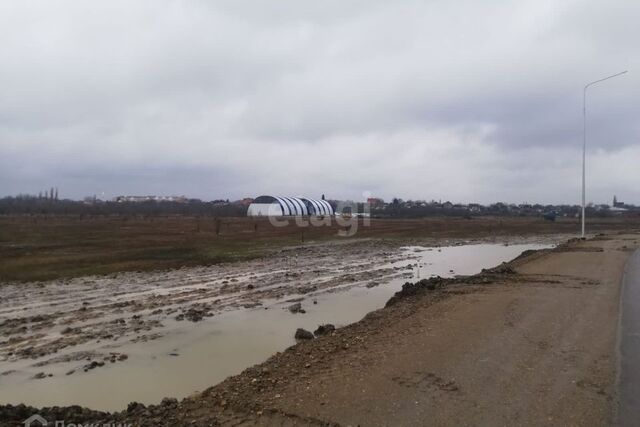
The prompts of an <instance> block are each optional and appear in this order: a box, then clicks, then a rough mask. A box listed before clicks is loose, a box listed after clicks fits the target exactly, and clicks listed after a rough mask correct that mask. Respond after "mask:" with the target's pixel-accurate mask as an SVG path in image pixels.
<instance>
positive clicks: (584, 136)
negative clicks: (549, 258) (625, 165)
mask: <svg viewBox="0 0 640 427" xmlns="http://www.w3.org/2000/svg"><path fill="white" fill-rule="evenodd" d="M625 73H627V70H625V71H622V72H620V73H617V74H613V75H611V76H608V77H605V78H603V79H599V80H594V81H592V82H590V83H587V84H586V85H585V86H584V90H583V92H582V234H581V237H582V238H583V239H584V236H585V234H584V232H585V230H584V223H585V221H584V220H585V211H586V205H585V203H586V158H587V89H589V87H590V86H593V85H594V84H596V83H600V82H603V81H605V80H609V79H612V78H614V77H618V76H621V75H623V74H625Z"/></svg>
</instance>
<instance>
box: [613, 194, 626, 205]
mask: <svg viewBox="0 0 640 427" xmlns="http://www.w3.org/2000/svg"><path fill="white" fill-rule="evenodd" d="M613 207H614V208H623V207H624V202H619V201H618V197H617V196H615V195H614V196H613Z"/></svg>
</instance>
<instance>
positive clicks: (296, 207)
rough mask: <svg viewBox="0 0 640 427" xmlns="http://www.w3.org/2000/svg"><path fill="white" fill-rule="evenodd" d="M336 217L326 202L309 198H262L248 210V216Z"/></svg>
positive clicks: (258, 198) (256, 199) (256, 200)
mask: <svg viewBox="0 0 640 427" xmlns="http://www.w3.org/2000/svg"><path fill="white" fill-rule="evenodd" d="M319 215H334V211H333V207H332V206H331V205H330V204H329V202H327V201H326V200H317V199H310V198H308V197H282V196H260V197H256V198H255V200H254V201H253V203H251V204H250V205H249V208H248V209H247V216H319Z"/></svg>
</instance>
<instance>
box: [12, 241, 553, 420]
mask: <svg viewBox="0 0 640 427" xmlns="http://www.w3.org/2000/svg"><path fill="white" fill-rule="evenodd" d="M558 238H560V237H559V236H549V237H546V238H537V239H535V240H531V239H530V242H529V243H527V244H525V245H522V243H523V241H522V238H517V239H501V242H500V243H499V244H498V243H491V244H487V243H486V239H485V240H437V241H434V240H423V241H421V243H422V245H424V246H406V245H405V246H403V245H402V242H400V241H396V240H394V241H382V240H375V239H369V240H355V241H352V242H341V243H339V242H326V243H319V244H313V245H307V246H304V247H300V246H298V247H291V248H284V249H281V250H280V251H279V252H278V253H276V254H273V255H271V256H270V257H267V258H261V259H256V260H251V261H244V262H236V263H231V264H219V265H214V266H209V267H184V268H181V269H175V270H163V271H157V272H122V273H117V274H111V275H108V276H86V277H80V278H74V279H58V280H52V281H46V282H30V283H16V282H14V283H3V284H1V286H0V333H1V334H2V340H1V341H0V375H1V376H2V379H3V381H2V383H3V384H2V387H0V399H4V400H6V401H8V402H11V403H19V402H21V401H27V402H29V403H32V404H42V405H47V404H73V403H82V404H83V405H86V406H90V407H93V408H97V409H108V410H116V409H121V408H122V407H124V406H125V405H126V404H127V403H129V401H130V400H138V401H143V402H146V403H153V402H156V401H159V400H160V399H161V398H162V397H165V396H167V395H172V396H178V397H184V396H186V395H188V394H190V393H192V392H195V391H198V390H202V389H204V388H206V387H208V386H210V385H211V384H214V383H215V382H217V381H221V380H223V379H224V378H225V377H226V376H227V375H229V374H233V373H237V372H240V371H241V370H242V369H244V368H246V367H247V366H250V365H252V364H254V363H258V362H260V361H262V360H264V359H265V358H266V357H268V356H270V355H271V354H273V353H275V352H277V351H280V350H283V349H284V348H286V347H287V346H289V345H291V344H293V343H294V342H295V341H294V340H293V338H294V336H293V335H294V334H293V332H294V331H295V329H296V328H298V327H306V328H308V329H311V330H314V329H315V328H316V327H317V326H318V325H320V324H324V323H331V324H335V325H336V326H338V327H339V326H344V325H346V324H348V323H351V322H354V321H357V320H359V319H360V318H361V317H362V316H364V315H365V314H366V313H367V312H368V311H371V310H373V309H377V308H380V307H382V306H383V305H384V303H385V302H386V300H387V299H388V298H389V297H390V296H391V295H392V294H393V292H395V291H396V290H398V289H399V288H400V286H401V284H402V283H404V282H405V281H406V280H413V279H417V278H420V276H421V275H422V276H423V277H429V276H435V275H438V276H448V277H450V276H454V275H456V274H458V273H461V274H470V273H476V272H478V271H480V270H481V269H482V268H483V267H489V266H492V265H494V264H496V263H499V262H501V261H506V260H509V259H511V258H513V257H515V256H517V255H519V254H520V253H521V252H522V251H523V250H524V249H529V248H532V247H538V246H539V244H540V243H546V244H549V243H551V242H553V241H557V239H558ZM407 242H409V241H405V242H404V243H407ZM411 242H413V243H415V242H416V240H415V239H411ZM514 243H519V244H515V245H514ZM454 268H455V270H454ZM212 363H213V367H209V368H207V370H206V371H207V372H206V373H204V372H201V371H200V369H204V368H205V367H207V366H209V365H210V364H212ZM167 370H170V371H171V372H172V374H166V373H163V375H162V380H160V379H159V378H158V375H159V373H160V372H165V371H167ZM133 380H135V382H136V384H135V385H131V386H129V387H127V388H126V389H123V390H120V392H117V393H116V392H114V390H118V388H119V387H120V388H121V387H122V385H123V384H125V383H127V381H133Z"/></svg>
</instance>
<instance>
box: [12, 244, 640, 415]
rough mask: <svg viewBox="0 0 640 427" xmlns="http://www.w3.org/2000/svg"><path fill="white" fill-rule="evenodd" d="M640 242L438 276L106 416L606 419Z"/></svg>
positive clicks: (565, 249) (573, 247) (577, 247)
mask: <svg viewBox="0 0 640 427" xmlns="http://www.w3.org/2000/svg"><path fill="white" fill-rule="evenodd" d="M639 242H640V237H639V236H638V235H612V236H601V237H598V238H596V239H594V240H591V241H586V242H572V243H569V244H567V245H564V246H562V247H561V248H558V249H555V250H551V251H548V252H546V253H543V254H534V255H533V256H530V257H528V258H525V259H523V260H520V261H516V262H515V263H514V264H513V267H514V268H515V271H516V272H515V273H514V272H512V271H511V269H508V268H506V269H502V270H499V271H496V272H488V273H486V274H482V275H478V276H474V277H473V278H470V279H457V280H456V279H453V280H448V281H438V280H431V281H428V282H425V283H423V285H422V286H416V287H410V288H407V290H406V292H404V294H415V295H407V296H404V297H399V298H397V299H396V300H395V302H394V303H393V304H391V305H389V306H388V307H386V308H385V309H383V310H378V311H376V312H373V313H370V314H369V315H368V316H367V317H365V319H363V320H362V321H360V322H358V323H356V324H353V325H350V326H347V327H345V328H341V329H338V330H337V331H336V332H335V333H334V334H332V335H329V336H325V337H322V338H319V339H314V340H312V341H308V342H302V343H300V344H298V345H296V346H294V347H291V348H289V349H287V350H286V351H285V352H283V353H279V354H276V355H275V356H273V357H272V358H270V359H269V360H268V361H266V362H265V363H263V364H261V365H256V366H254V367H252V368H249V369H247V370H245V371H244V372H243V373H242V374H241V375H238V376H235V377H231V378H229V379H227V380H226V381H224V382H223V383H221V384H219V385H217V386H215V387H212V388H210V389H208V390H206V391H205V392H203V393H201V394H199V395H196V396H193V397H191V398H187V399H185V400H183V401H182V402H177V401H173V400H166V401H164V402H163V403H162V404H161V405H158V406H151V407H143V406H142V405H130V408H129V410H128V412H125V413H121V414H111V415H107V414H103V416H104V417H113V418H115V419H119V420H120V419H122V420H126V421H128V422H133V423H134V424H135V425H203V426H204V425H220V424H222V425H308V424H317V425H353V426H355V425H362V426H384V425H393V426H413V425H416V426H417V425H491V426H495V425H609V424H610V423H611V420H612V416H613V412H614V408H615V403H616V396H615V376H616V333H617V325H618V308H619V307H618V306H619V295H620V279H621V274H622V271H623V266H624V263H625V261H626V260H627V258H628V256H629V254H630V253H631V251H632V250H633V249H635V248H637V247H638V243H639ZM5 410H6V409H5ZM64 415H65V416H67V417H70V416H71V415H72V414H71V413H65V414H64ZM85 416H86V413H85ZM96 416H97V415H96Z"/></svg>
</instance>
